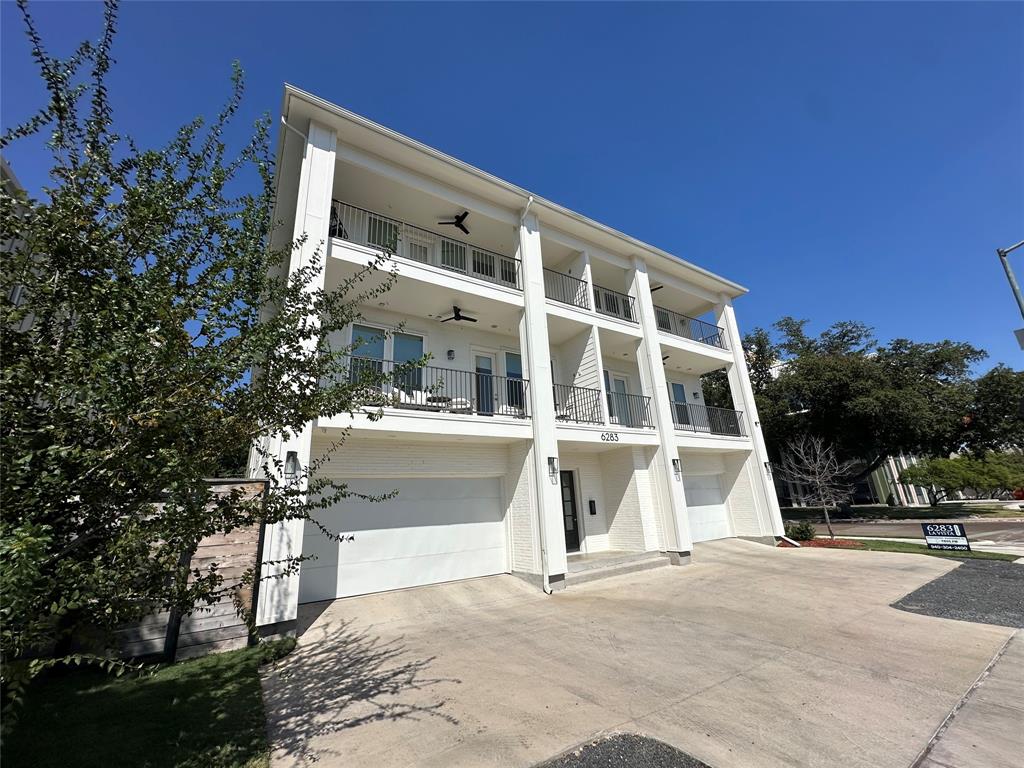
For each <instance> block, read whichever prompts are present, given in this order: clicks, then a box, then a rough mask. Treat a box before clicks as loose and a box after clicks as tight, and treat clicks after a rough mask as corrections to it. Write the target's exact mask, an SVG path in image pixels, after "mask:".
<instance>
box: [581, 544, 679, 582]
mask: <svg viewBox="0 0 1024 768" xmlns="http://www.w3.org/2000/svg"><path fill="white" fill-rule="evenodd" d="M669 564H670V563H669V560H668V556H667V555H663V554H661V553H660V552H638V553H625V554H623V555H621V556H614V555H613V556H610V557H607V558H603V557H602V558H594V559H589V558H588V559H586V560H577V561H575V562H574V559H573V558H570V559H569V572H568V573H567V574H565V585H566V586H567V587H571V586H576V585H579V584H587V583H589V582H591V581H598V580H599V579H608V578H611V577H613V576H623V575H625V574H627V573H637V572H638V571H649V570H651V569H653V568H665V567H667V566H668V565H669Z"/></svg>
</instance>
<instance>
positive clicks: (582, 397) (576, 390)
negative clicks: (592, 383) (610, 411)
mask: <svg viewBox="0 0 1024 768" xmlns="http://www.w3.org/2000/svg"><path fill="white" fill-rule="evenodd" d="M554 396H555V418H556V419H557V420H558V421H573V422H576V423H577V424H604V409H603V408H602V407H601V390H600V389H590V388H588V387H574V386H572V385H569V384H555V385H554Z"/></svg>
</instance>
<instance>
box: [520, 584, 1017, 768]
mask: <svg viewBox="0 0 1024 768" xmlns="http://www.w3.org/2000/svg"><path fill="white" fill-rule="evenodd" d="M1021 570H1024V569H1021ZM536 768H710V766H708V765H707V763H702V762H701V761H700V760H698V759H696V758H694V757H690V756H689V755H688V754H686V753H685V752H680V751H679V750H678V749H676V748H675V747H672V746H669V745H668V744H666V743H664V742H662V741H658V740H657V739H651V738H648V737H647V736H640V735H638V734H634V733H620V734H616V735H614V736H606V737H604V738H601V739H597V740H596V741H592V742H590V743H588V744H584V745H583V746H581V747H577V748H576V749H574V750H572V751H571V752H567V753H566V754H564V755H560V756H559V757H556V758H553V759H551V760H548V761H547V762H545V763H541V764H540V765H538V766H536Z"/></svg>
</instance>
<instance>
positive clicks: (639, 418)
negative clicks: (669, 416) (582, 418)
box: [608, 392, 654, 428]
mask: <svg viewBox="0 0 1024 768" xmlns="http://www.w3.org/2000/svg"><path fill="white" fill-rule="evenodd" d="M608 416H609V419H610V421H611V422H612V423H613V424H620V425H622V426H624V427H651V428H653V427H654V421H653V420H652V419H651V398H649V397H647V396H646V395H627V394H625V393H623V392H609V393H608Z"/></svg>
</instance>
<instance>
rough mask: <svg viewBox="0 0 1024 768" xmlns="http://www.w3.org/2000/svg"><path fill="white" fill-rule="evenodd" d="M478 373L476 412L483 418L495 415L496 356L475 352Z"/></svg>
mask: <svg viewBox="0 0 1024 768" xmlns="http://www.w3.org/2000/svg"><path fill="white" fill-rule="evenodd" d="M473 365H474V369H475V371H476V412H477V413H478V414H480V415H481V416H492V415H494V368H495V365H494V355H492V354H491V353H489V352H474V353H473Z"/></svg>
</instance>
